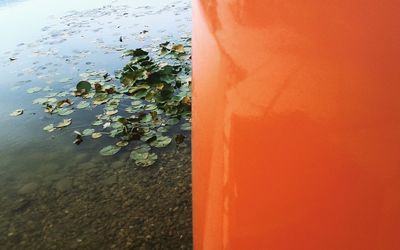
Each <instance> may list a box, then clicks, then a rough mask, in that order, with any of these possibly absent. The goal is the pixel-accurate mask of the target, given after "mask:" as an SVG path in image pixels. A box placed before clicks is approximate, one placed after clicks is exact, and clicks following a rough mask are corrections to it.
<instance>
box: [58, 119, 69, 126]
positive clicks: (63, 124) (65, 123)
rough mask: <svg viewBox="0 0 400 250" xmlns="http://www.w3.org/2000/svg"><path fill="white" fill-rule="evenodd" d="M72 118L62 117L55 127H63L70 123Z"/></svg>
mask: <svg viewBox="0 0 400 250" xmlns="http://www.w3.org/2000/svg"><path fill="white" fill-rule="evenodd" d="M71 123H72V119H64V120H63V121H62V122H60V123H58V124H57V126H56V128H64V127H67V126H69V125H71Z"/></svg>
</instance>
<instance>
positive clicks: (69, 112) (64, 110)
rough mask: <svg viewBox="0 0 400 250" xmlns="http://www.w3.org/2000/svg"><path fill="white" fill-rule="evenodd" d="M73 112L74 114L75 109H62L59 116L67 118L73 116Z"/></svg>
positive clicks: (58, 112)
mask: <svg viewBox="0 0 400 250" xmlns="http://www.w3.org/2000/svg"><path fill="white" fill-rule="evenodd" d="M73 112H74V110H73V109H65V108H61V109H59V110H58V111H57V114H58V115H61V116H67V115H70V114H72V113H73Z"/></svg>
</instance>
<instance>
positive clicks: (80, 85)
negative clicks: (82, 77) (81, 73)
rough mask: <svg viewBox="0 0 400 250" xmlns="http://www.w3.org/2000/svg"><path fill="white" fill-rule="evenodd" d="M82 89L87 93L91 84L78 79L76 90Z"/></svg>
mask: <svg viewBox="0 0 400 250" xmlns="http://www.w3.org/2000/svg"><path fill="white" fill-rule="evenodd" d="M82 89H84V90H85V92H86V93H89V91H90V90H91V89H92V85H91V84H90V82H88V81H80V82H78V84H77V85H76V90H78V91H81V90H82Z"/></svg>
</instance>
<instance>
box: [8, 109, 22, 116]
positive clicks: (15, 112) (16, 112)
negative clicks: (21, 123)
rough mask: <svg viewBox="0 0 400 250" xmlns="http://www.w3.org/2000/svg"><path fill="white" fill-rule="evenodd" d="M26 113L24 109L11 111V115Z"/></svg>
mask: <svg viewBox="0 0 400 250" xmlns="http://www.w3.org/2000/svg"><path fill="white" fill-rule="evenodd" d="M23 113H24V110H23V109H17V110H15V111H14V112H12V113H10V116H20V115H22V114H23Z"/></svg>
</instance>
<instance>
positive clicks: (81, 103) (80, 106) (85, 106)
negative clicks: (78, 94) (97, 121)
mask: <svg viewBox="0 0 400 250" xmlns="http://www.w3.org/2000/svg"><path fill="white" fill-rule="evenodd" d="M89 105H90V103H89V102H87V101H81V102H80V103H78V105H76V108H78V109H84V108H87V107H89Z"/></svg>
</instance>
